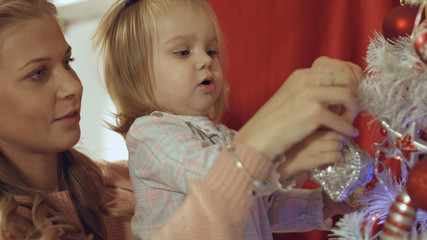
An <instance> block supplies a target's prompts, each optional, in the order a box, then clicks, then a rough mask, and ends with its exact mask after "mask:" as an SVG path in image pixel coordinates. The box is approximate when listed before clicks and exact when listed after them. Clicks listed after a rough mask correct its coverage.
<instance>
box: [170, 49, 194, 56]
mask: <svg viewBox="0 0 427 240" xmlns="http://www.w3.org/2000/svg"><path fill="white" fill-rule="evenodd" d="M174 54H175V55H178V56H187V55H188V54H190V50H182V51H177V52H174Z"/></svg>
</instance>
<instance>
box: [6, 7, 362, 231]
mask: <svg viewBox="0 0 427 240" xmlns="http://www.w3.org/2000/svg"><path fill="white" fill-rule="evenodd" d="M72 60H73V58H72V57H71V47H70V46H69V45H68V43H67V42H66V41H65V39H64V36H63V33H62V31H61V28H60V25H59V24H58V20H57V19H56V9H55V7H54V6H53V5H52V4H51V3H49V2H47V1H46V0H27V1H16V0H0V112H1V113H2V114H1V115H0V232H1V235H0V239H59V238H63V239H76V238H77V239H85V238H88V239H129V238H130V230H129V227H130V226H129V225H130V224H129V221H130V216H131V214H132V211H133V207H134V203H135V202H134V198H133V194H132V192H131V187H130V181H129V176H128V173H127V169H126V164H125V163H114V164H112V163H102V162H93V161H92V160H90V159H88V158H87V157H86V156H84V155H83V154H81V153H79V152H78V151H76V150H74V149H73V146H74V145H75V144H76V143H77V142H78V140H79V137H80V128H79V120H80V106H81V95H82V86H81V83H80V80H79V79H78V77H77V75H76V74H75V72H74V71H73V69H72V68H71V66H70V62H72ZM325 64H326V65H327V67H328V68H327V69H329V70H328V71H331V72H334V73H335V76H334V77H333V78H318V79H317V80H316V81H317V82H318V84H314V85H313V84H312V83H313V81H311V80H312V79H313V78H314V76H315V75H316V74H314V75H313V73H316V72H319V71H320V72H324V71H325V69H326V68H325ZM310 73H311V74H310ZM360 76H361V73H360V69H358V68H357V67H355V66H354V65H350V64H347V63H343V62H339V61H333V60H330V59H321V60H319V61H318V62H316V63H315V64H314V65H313V69H311V70H310V71H308V70H305V71H304V70H303V71H299V72H297V73H295V74H294V76H293V77H291V78H290V79H289V80H288V81H287V83H286V84H285V85H284V86H283V87H282V88H281V89H280V90H279V91H278V93H277V94H276V95H275V96H274V97H273V98H272V99H271V100H270V101H269V102H268V103H267V104H266V105H265V106H263V108H262V109H261V110H260V112H259V113H257V114H256V115H255V116H254V117H253V118H252V119H251V120H250V121H249V122H248V124H247V125H246V126H245V127H243V128H242V130H241V131H240V133H239V135H238V136H237V137H236V138H235V139H234V145H235V150H234V151H235V152H234V154H232V153H230V152H228V151H226V150H224V151H222V152H221V153H220V155H219V157H218V160H217V161H216V163H215V164H214V165H213V167H212V169H211V170H210V172H209V173H208V175H207V176H206V177H205V178H204V179H203V180H202V181H199V182H194V183H192V184H191V189H192V191H191V194H189V195H188V197H187V199H186V201H185V202H184V204H183V205H182V206H181V207H180V209H179V210H178V211H177V213H176V214H175V215H173V216H172V217H171V218H170V219H169V220H168V221H167V222H166V223H165V225H164V226H163V227H162V228H161V229H159V230H158V231H157V232H155V233H154V235H153V237H152V238H153V239H166V238H172V237H173V238H174V239H177V238H178V239H192V238H194V239H200V238H204V239H209V238H211V239H238V238H242V237H243V232H244V227H245V223H246V221H247V217H248V214H249V209H250V206H251V204H252V203H253V196H251V195H249V194H248V193H249V192H250V189H251V188H252V185H253V183H254V182H253V181H264V180H265V179H266V178H267V177H268V176H269V175H270V173H271V169H272V166H273V163H272V161H271V159H273V158H275V156H278V155H279V154H281V153H283V152H284V151H291V150H289V149H290V148H291V146H293V145H294V144H295V143H297V142H300V141H301V140H303V139H308V138H310V139H313V135H311V134H312V133H313V132H314V131H316V130H317V129H318V128H319V127H321V126H327V127H330V128H331V129H332V130H334V131H338V132H340V133H342V134H346V135H351V133H352V132H353V131H354V129H353V127H352V126H351V124H350V123H349V121H347V122H346V121H345V120H344V119H342V118H340V117H338V116H336V115H335V114H332V113H331V112H329V110H328V109H327V107H328V104H329V102H328V101H329V100H328V99H329V98H328V97H327V96H329V95H330V94H326V93H330V92H331V91H330V90H331V89H330V88H334V89H335V88H338V86H339V88H346V89H347V90H348V89H354V88H355V85H356V84H354V85H352V84H351V85H349V86H347V85H346V84H344V86H340V84H341V82H340V80H341V79H344V78H346V79H351V81H346V82H354V83H357V82H358V81H359V80H360ZM301 79H302V80H303V81H299V80H301ZM331 81H332V82H331ZM333 84H336V85H338V86H331V85H333ZM335 90H338V89H335ZM340 90H342V89H340ZM307 94H309V95H307ZM313 94H314V95H313ZM351 95H352V94H351V92H350V91H345V94H343V95H340V96H339V97H338V98H339V100H340V101H338V102H339V103H342V104H343V105H344V106H346V109H347V110H349V111H347V112H351V115H354V114H355V112H356V111H355V110H356V109H355V99H354V97H353V96H351ZM303 96H313V97H309V99H307V100H304V101H305V102H306V103H307V105H306V106H307V109H306V111H301V113H303V114H293V115H289V114H287V113H286V111H285V110H281V107H282V105H283V102H287V101H292V98H296V99H297V100H298V101H301V99H302V97H303ZM334 103H336V102H334ZM276 106H277V107H276ZM313 107H314V108H313ZM319 107H320V108H319ZM312 109H316V111H311V110H312ZM287 115H289V116H287ZM314 115H315V116H316V117H313V116H314ZM283 117H284V118H283ZM351 117H352V116H351ZM278 118H280V119H282V118H283V119H287V120H289V121H287V123H288V124H283V123H282V122H281V121H276V119H278ZM260 129H261V130H260ZM289 129H291V130H292V132H291V133H292V134H291V135H290V136H287V135H284V134H282V133H284V132H287V131H288V130H289ZM314 139H315V140H319V139H317V138H316V137H314ZM320 140H321V139H320ZM318 142H323V141H314V142H313V144H310V145H309V146H308V147H307V148H305V149H306V150H307V151H309V150H310V148H312V147H316V143H318ZM306 150H304V151H306ZM235 158H238V159H239V160H240V161H241V162H242V164H243V165H244V168H245V171H247V173H248V174H250V176H251V178H248V177H247V175H245V173H244V171H243V170H242V169H240V168H237V167H236V165H235V164H236V163H235ZM322 158H325V159H326V160H325V159H323V161H322ZM319 159H320V160H319V164H320V163H321V162H330V161H331V160H330V156H329V155H326V154H325V156H319ZM291 160H292V159H291ZM319 164H314V166H305V165H304V164H303V162H301V161H289V164H287V166H286V167H284V168H283V169H281V171H283V172H286V174H292V173H293V172H296V171H298V170H302V169H306V168H309V167H310V168H311V167H316V166H317V165H319ZM201 223H202V224H201Z"/></svg>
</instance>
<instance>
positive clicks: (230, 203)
mask: <svg viewBox="0 0 427 240" xmlns="http://www.w3.org/2000/svg"><path fill="white" fill-rule="evenodd" d="M235 152H236V155H237V157H238V158H239V159H240V160H241V161H242V163H243V165H244V166H245V169H246V170H247V171H248V172H249V173H250V174H251V176H252V177H253V178H255V179H258V180H265V179H266V178H267V177H268V176H269V174H270V173H271V168H272V163H271V161H270V160H269V159H267V158H266V157H265V156H264V155H262V154H260V153H258V152H256V151H255V150H253V149H251V148H249V147H247V146H245V145H241V144H236V149H235ZM99 166H100V168H101V169H102V172H103V174H104V176H105V183H106V185H107V191H106V192H107V200H108V201H110V200H112V199H116V200H117V202H116V203H115V206H117V207H125V208H130V207H133V206H134V205H135V199H134V196H133V193H132V192H131V191H129V189H131V183H130V180H129V173H128V170H127V163H126V162H116V163H107V162H100V163H99ZM108 186H112V187H108ZM250 189H251V183H250V181H249V180H248V179H247V177H246V176H245V175H244V174H243V172H242V170H240V169H239V168H237V167H236V162H235V160H234V159H233V158H232V156H231V155H230V154H229V153H228V152H227V151H226V150H223V151H222V152H221V153H220V155H219V157H218V160H217V161H216V162H215V164H214V165H213V166H212V168H211V170H210V171H209V173H208V174H207V175H206V177H205V179H203V180H202V181H198V182H193V183H192V184H191V193H190V194H189V195H188V196H187V198H186V200H185V202H184V204H182V205H181V207H180V208H179V209H178V211H177V212H176V213H175V214H174V215H173V216H172V217H170V218H169V219H168V220H167V221H166V223H165V225H163V226H162V227H161V228H160V229H158V230H156V231H155V232H154V235H153V236H152V238H151V239H153V240H156V239H183V240H184V239H185V240H191V239H204V240H209V239H212V240H213V239H215V240H217V239H222V240H227V239H233V240H234V239H243V238H244V229H245V226H246V222H247V218H248V216H249V211H250V207H251V205H252V203H253V202H254V200H255V197H253V196H251V195H250V194H249V192H250ZM46 198H48V199H49V200H50V201H51V202H52V203H53V204H54V205H55V207H57V208H58V210H59V211H61V212H63V213H65V214H66V215H68V216H69V217H70V218H71V219H72V221H73V222H74V223H75V224H77V225H80V222H79V219H78V216H77V214H76V212H75V209H74V206H73V205H72V204H71V201H70V199H69V198H68V194H67V192H64V191H63V192H57V193H52V194H48V195H47V196H46ZM21 210H22V211H21V212H22V215H24V216H25V215H26V216H28V214H29V211H28V210H26V209H21ZM104 222H105V225H106V228H107V233H108V239H122V240H124V239H131V233H130V217H122V218H113V217H105V218H104ZM78 237H79V238H81V239H85V236H83V235H82V234H81V235H79V236H78ZM1 239H2V237H1V236H0V240H1Z"/></svg>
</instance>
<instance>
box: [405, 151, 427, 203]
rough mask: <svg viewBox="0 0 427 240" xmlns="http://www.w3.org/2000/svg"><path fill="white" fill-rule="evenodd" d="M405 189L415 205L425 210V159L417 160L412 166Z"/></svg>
mask: <svg viewBox="0 0 427 240" xmlns="http://www.w3.org/2000/svg"><path fill="white" fill-rule="evenodd" d="M406 189H407V191H408V194H409V196H410V197H411V200H412V202H413V203H414V205H415V207H417V208H421V209H423V210H424V211H427V159H423V160H419V161H418V162H417V163H416V164H415V165H414V166H412V169H411V171H410V172H409V176H408V181H407V182H406Z"/></svg>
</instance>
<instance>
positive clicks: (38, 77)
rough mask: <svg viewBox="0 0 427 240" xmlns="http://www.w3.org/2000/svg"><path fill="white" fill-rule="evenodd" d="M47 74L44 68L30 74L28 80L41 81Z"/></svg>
mask: <svg viewBox="0 0 427 240" xmlns="http://www.w3.org/2000/svg"><path fill="white" fill-rule="evenodd" d="M46 74H47V69H46V68H45V67H43V68H41V69H39V70H37V71H35V72H33V73H31V74H30V78H31V80H33V81H40V80H43V78H44V76H45V75H46Z"/></svg>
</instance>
